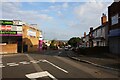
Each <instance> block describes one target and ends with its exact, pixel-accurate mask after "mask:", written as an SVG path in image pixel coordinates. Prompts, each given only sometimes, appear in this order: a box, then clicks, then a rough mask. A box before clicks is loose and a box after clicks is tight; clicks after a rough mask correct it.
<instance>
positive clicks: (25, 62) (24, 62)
mask: <svg viewBox="0 0 120 80" xmlns="http://www.w3.org/2000/svg"><path fill="white" fill-rule="evenodd" d="M19 63H21V64H30V62H27V61H22V62H19Z"/></svg>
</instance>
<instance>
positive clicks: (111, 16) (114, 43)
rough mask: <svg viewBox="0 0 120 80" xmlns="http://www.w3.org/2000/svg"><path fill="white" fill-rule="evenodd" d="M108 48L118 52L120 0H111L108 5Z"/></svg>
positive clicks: (112, 51)
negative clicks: (113, 0)
mask: <svg viewBox="0 0 120 80" xmlns="http://www.w3.org/2000/svg"><path fill="white" fill-rule="evenodd" d="M108 21H109V50H110V52H111V53H114V54H120V1H119V2H113V3H112V4H111V5H110V6H109V7H108Z"/></svg>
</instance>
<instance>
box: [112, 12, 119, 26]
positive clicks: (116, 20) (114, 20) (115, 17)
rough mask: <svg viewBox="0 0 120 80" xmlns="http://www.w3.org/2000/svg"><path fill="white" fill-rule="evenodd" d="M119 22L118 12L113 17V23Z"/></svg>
mask: <svg viewBox="0 0 120 80" xmlns="http://www.w3.org/2000/svg"><path fill="white" fill-rule="evenodd" d="M117 23H118V14H116V15H115V16H112V17H111V25H114V24H117Z"/></svg>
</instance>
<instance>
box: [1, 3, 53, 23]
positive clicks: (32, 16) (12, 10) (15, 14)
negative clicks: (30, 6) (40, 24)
mask: <svg viewBox="0 0 120 80" xmlns="http://www.w3.org/2000/svg"><path fill="white" fill-rule="evenodd" d="M2 14H3V15H2V17H3V18H10V19H20V20H25V21H30V22H36V21H39V20H41V21H49V20H52V19H53V17H51V16H49V15H47V14H40V13H39V11H34V10H21V9H20V3H9V2H5V3H3V4H2Z"/></svg>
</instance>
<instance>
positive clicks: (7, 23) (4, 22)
mask: <svg viewBox="0 0 120 80" xmlns="http://www.w3.org/2000/svg"><path fill="white" fill-rule="evenodd" d="M0 24H1V25H13V21H10V20H0Z"/></svg>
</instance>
